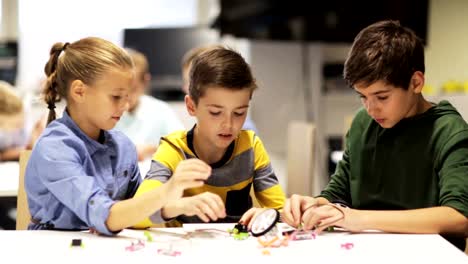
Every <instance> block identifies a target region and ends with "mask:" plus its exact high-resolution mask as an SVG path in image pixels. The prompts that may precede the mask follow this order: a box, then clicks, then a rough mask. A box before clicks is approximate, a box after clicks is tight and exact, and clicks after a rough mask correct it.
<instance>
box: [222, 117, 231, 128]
mask: <svg viewBox="0 0 468 264" xmlns="http://www.w3.org/2000/svg"><path fill="white" fill-rule="evenodd" d="M232 124H233V115H232V114H226V116H225V117H224V119H223V123H222V126H223V128H227V129H231V128H232Z"/></svg>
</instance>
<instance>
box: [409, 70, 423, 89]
mask: <svg viewBox="0 0 468 264" xmlns="http://www.w3.org/2000/svg"><path fill="white" fill-rule="evenodd" d="M423 87H424V73H422V72H420V71H415V72H414V73H413V76H411V81H410V89H412V90H413V92H414V93H421V92H422V89H423Z"/></svg>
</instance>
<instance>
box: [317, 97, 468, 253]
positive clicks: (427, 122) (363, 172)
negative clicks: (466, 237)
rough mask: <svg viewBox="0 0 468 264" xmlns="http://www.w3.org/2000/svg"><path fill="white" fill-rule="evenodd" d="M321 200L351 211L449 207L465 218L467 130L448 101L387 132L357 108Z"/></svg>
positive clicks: (467, 204) (467, 213)
mask: <svg viewBox="0 0 468 264" xmlns="http://www.w3.org/2000/svg"><path fill="white" fill-rule="evenodd" d="M320 196H322V197H324V198H327V199H328V200H329V201H334V200H342V201H344V202H347V203H348V204H349V205H351V207H352V208H355V209H363V210H404V209H416V208H426V207H433V206H449V207H452V208H454V209H456V210H457V211H459V212H460V213H462V214H463V215H465V216H468V125H467V123H466V122H465V121H464V120H463V118H462V117H461V116H460V114H459V113H458V112H457V110H456V109H455V108H454V107H453V106H452V105H451V104H450V103H449V102H447V101H442V102H440V103H439V104H438V105H435V106H434V107H432V108H430V109H429V110H428V111H426V112H425V113H423V114H420V115H417V116H414V117H410V118H406V119H403V120H401V121H400V122H399V123H398V124H396V125H395V126H394V127H392V128H389V129H385V128H382V127H381V126H380V125H379V124H378V123H377V122H375V121H374V120H373V119H372V118H371V117H370V116H369V115H368V114H367V112H366V111H365V110H364V109H361V110H360V111H359V112H358V113H357V115H356V117H355V118H354V120H353V122H352V124H351V128H350V130H349V132H348V134H347V137H346V148H345V152H344V155H343V159H342V160H341V161H340V162H339V163H338V166H337V168H336V171H335V173H334V174H333V175H332V177H331V180H330V182H329V183H328V185H327V187H326V188H325V189H324V190H323V191H322V193H321V194H320ZM457 246H460V245H457Z"/></svg>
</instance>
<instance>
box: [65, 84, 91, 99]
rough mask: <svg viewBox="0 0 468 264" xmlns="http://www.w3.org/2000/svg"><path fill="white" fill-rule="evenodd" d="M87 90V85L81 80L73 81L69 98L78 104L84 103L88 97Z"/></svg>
mask: <svg viewBox="0 0 468 264" xmlns="http://www.w3.org/2000/svg"><path fill="white" fill-rule="evenodd" d="M86 88H87V86H86V84H84V83H83V82H82V81H81V80H74V81H72V83H71V85H70V94H69V97H70V98H72V100H73V101H75V102H77V103H81V102H83V101H84V98H85V96H86Z"/></svg>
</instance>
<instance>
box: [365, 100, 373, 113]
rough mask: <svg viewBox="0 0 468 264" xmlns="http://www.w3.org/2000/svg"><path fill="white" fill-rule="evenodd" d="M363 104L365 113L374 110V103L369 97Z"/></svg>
mask: <svg viewBox="0 0 468 264" xmlns="http://www.w3.org/2000/svg"><path fill="white" fill-rule="evenodd" d="M364 106H365V107H366V110H367V113H368V114H369V115H370V114H371V112H373V111H374V110H375V104H374V102H373V101H372V100H371V99H368V100H366V102H364Z"/></svg>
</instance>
